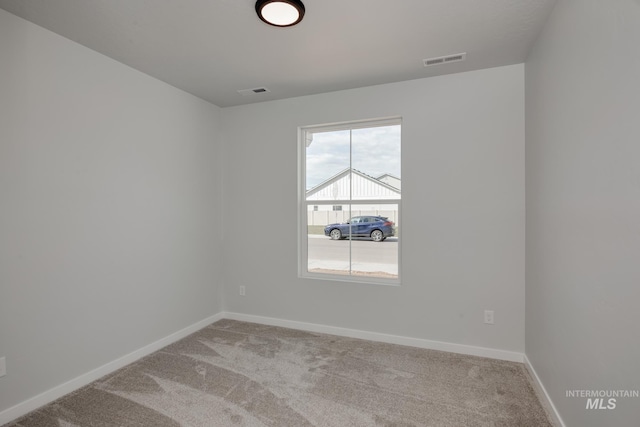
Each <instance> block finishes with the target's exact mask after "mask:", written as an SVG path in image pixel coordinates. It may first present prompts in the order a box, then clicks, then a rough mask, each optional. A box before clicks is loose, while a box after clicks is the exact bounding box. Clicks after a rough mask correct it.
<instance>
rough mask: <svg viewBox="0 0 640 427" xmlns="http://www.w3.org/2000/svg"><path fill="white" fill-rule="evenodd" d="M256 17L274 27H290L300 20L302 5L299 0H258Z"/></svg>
mask: <svg viewBox="0 0 640 427" xmlns="http://www.w3.org/2000/svg"><path fill="white" fill-rule="evenodd" d="M256 13H257V14H258V17H259V18H260V19H262V20H263V21H264V22H266V23H267V24H269V25H273V26H274V27H291V26H292V25H296V24H297V23H298V22H300V21H302V18H303V17H304V5H303V4H302V2H301V1H300V0H258V1H257V2H256Z"/></svg>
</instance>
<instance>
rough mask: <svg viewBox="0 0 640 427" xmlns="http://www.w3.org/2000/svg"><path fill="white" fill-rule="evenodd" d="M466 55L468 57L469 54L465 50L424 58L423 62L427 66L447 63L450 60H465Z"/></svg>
mask: <svg viewBox="0 0 640 427" xmlns="http://www.w3.org/2000/svg"><path fill="white" fill-rule="evenodd" d="M466 57H467V54H466V52H465V53H457V54H455V55H447V56H438V57H437V58H427V59H424V60H423V62H424V66H425V67H431V66H433V65H440V64H447V63H449V62H460V61H464V59H465V58H466Z"/></svg>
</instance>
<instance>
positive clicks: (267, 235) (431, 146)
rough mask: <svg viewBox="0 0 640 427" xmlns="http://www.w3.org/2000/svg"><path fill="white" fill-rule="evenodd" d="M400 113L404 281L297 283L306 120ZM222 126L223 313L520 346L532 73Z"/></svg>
mask: <svg viewBox="0 0 640 427" xmlns="http://www.w3.org/2000/svg"><path fill="white" fill-rule="evenodd" d="M397 115H400V116H402V117H403V127H402V144H403V145H402V161H403V164H402V168H403V170H402V198H403V216H402V227H403V233H402V236H403V237H402V266H403V269H402V275H403V276H402V277H403V279H402V280H403V283H402V285H401V286H399V287H390V286H379V285H366V284H353V283H343V282H332V281H318V280H308V279H300V278H298V275H297V274H298V273H297V272H298V267H297V258H298V257H297V246H298V242H297V217H298V216H297V215H298V214H297V212H298V205H297V203H298V201H297V191H298V190H297V128H298V126H305V125H313V124H322V123H333V122H341V121H348V120H358V119H369V118H379V117H388V116H397ZM222 123H223V124H222V126H223V135H224V150H225V164H227V165H229V167H227V168H225V177H224V192H225V195H224V200H225V211H224V216H225V230H232V232H229V233H226V234H225V241H224V255H223V259H224V295H225V309H226V310H227V311H231V312H239V313H243V314H250V315H260V316H268V317H274V318H279V319H285V320H294V321H300V322H311V323H318V324H322V325H328V326H338V327H343V328H352V329H358V330H363V331H374V332H378V333H388V334H395V335H401V336H407V337H413V338H421V339H429V340H438V341H445V342H451V343H457V344H467V345H475V346H482V347H489V348H494V349H504V350H511V351H516V352H523V351H524V219H525V218H524V66H523V65H515V66H509V67H501V68H494V69H489V70H483V71H475V72H470V73H463V74H455V75H449V76H443V77H436V78H429V79H421V80H414V81H408V82H403V83H396V84H389V85H381V86H375V87H369V88H363V89H357V90H349V91H340V92H334V93H327V94H322V95H315V96H309V97H301V98H293V99H288V100H283V101H275V102H265V103H259V104H253V105H247V106H241V107H234V108H226V109H224V110H223V111H222ZM274 187H275V188H277V189H278V191H277V192H274V191H273V190H272V189H273V188H274ZM256 206H262V207H264V209H265V211H267V212H278V215H270V216H269V215H268V216H262V215H260V212H256V209H255V207H256ZM256 218H259V220H257V221H256ZM241 285H244V286H246V296H245V297H240V296H239V295H238V287H239V286H241ZM484 309H493V310H495V313H496V325H494V326H488V325H484V324H483V311H484Z"/></svg>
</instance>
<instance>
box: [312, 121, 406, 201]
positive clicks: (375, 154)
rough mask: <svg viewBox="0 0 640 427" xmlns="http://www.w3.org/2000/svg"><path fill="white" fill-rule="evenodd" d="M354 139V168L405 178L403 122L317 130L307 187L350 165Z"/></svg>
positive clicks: (372, 174)
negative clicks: (402, 168)
mask: <svg viewBox="0 0 640 427" xmlns="http://www.w3.org/2000/svg"><path fill="white" fill-rule="evenodd" d="M350 132H352V134H351V137H350ZM350 139H351V142H352V146H351V150H352V154H353V160H352V162H353V164H352V167H353V168H354V169H357V170H359V171H360V172H364V173H366V174H367V175H371V176H373V177H378V176H380V175H383V174H385V173H389V174H391V175H395V176H397V177H398V178H401V175H400V173H401V171H400V125H394V126H381V127H372V128H365V129H354V130H352V131H349V130H340V131H332V132H316V133H314V134H313V142H312V143H311V145H309V147H307V164H306V170H307V182H306V187H307V189H309V188H312V187H315V186H316V185H318V184H320V183H321V182H323V181H325V180H327V179H328V178H331V177H332V176H333V175H335V174H337V173H339V172H341V171H343V170H344V169H347V168H348V167H349V149H350V147H349V143H350Z"/></svg>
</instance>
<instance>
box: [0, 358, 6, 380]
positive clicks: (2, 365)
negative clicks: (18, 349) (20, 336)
mask: <svg viewBox="0 0 640 427" xmlns="http://www.w3.org/2000/svg"><path fill="white" fill-rule="evenodd" d="M5 375H7V358H6V357H0V377H4V376H5Z"/></svg>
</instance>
